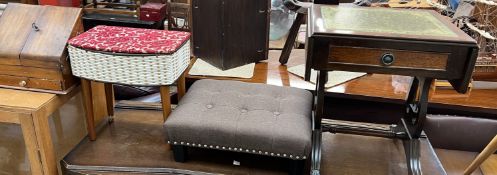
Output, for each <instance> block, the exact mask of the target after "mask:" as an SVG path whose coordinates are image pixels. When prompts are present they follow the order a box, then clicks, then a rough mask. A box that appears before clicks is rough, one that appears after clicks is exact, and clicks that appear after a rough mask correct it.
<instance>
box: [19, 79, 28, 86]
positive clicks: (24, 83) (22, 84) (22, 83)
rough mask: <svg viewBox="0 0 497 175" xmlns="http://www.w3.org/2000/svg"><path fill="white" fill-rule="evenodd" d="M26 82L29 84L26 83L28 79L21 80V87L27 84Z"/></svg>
mask: <svg viewBox="0 0 497 175" xmlns="http://www.w3.org/2000/svg"><path fill="white" fill-rule="evenodd" d="M26 84H27V83H26V81H24V80H23V81H20V82H19V86H21V87H24V86H26Z"/></svg>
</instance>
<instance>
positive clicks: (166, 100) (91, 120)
mask: <svg viewBox="0 0 497 175" xmlns="http://www.w3.org/2000/svg"><path fill="white" fill-rule="evenodd" d="M92 82H98V81H95V80H88V79H85V78H81V90H82V93H83V100H84V104H85V108H86V122H87V127H88V137H89V138H90V140H92V141H93V140H96V139H97V133H96V131H95V127H96V126H95V116H94V111H95V109H94V107H95V105H93V98H94V96H93V93H92V86H91V84H92ZM104 84H105V85H104V86H105V99H106V106H105V107H106V108H107V113H108V115H109V119H110V120H109V122H112V118H113V116H114V90H113V86H112V85H113V84H112V83H104ZM176 84H177V87H178V88H177V89H178V90H177V91H178V101H179V100H180V99H181V98H182V97H183V96H184V95H185V92H186V90H185V89H186V88H185V73H183V74H182V75H181V76H180V77H179V78H178V80H177V81H176ZM160 95H161V101H162V111H163V117H164V121H166V119H167V117H168V116H169V114H170V113H171V98H170V91H169V86H168V85H165V86H160ZM102 107H104V106H102Z"/></svg>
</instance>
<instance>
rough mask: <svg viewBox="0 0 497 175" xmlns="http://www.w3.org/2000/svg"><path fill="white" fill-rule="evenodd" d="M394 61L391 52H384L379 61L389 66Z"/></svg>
mask: <svg viewBox="0 0 497 175" xmlns="http://www.w3.org/2000/svg"><path fill="white" fill-rule="evenodd" d="M394 61H395V56H393V54H391V53H385V54H383V55H382V56H381V63H382V64H383V65H385V66H390V65H392V64H393V62H394Z"/></svg>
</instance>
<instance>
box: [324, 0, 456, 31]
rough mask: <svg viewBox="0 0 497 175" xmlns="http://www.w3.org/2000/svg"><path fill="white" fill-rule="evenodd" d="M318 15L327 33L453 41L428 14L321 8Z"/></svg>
mask: <svg viewBox="0 0 497 175" xmlns="http://www.w3.org/2000/svg"><path fill="white" fill-rule="evenodd" d="M321 14H322V17H323V20H324V27H325V28H326V29H327V30H343V31H353V32H369V33H386V34H393V35H415V36H416V35H417V36H425V37H426V36H436V37H457V35H456V34H455V33H454V32H453V31H451V30H450V29H449V28H448V27H447V26H445V24H443V23H442V22H441V21H439V19H438V18H436V17H435V16H433V15H432V14H431V13H430V12H428V11H422V10H392V9H386V8H343V7H338V8H337V7H331V6H322V7H321Z"/></svg>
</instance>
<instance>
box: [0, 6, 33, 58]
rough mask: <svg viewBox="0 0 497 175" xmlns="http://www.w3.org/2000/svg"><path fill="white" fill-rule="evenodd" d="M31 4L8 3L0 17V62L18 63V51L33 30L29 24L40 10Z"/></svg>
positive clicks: (19, 51)
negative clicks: (0, 44)
mask: <svg viewBox="0 0 497 175" xmlns="http://www.w3.org/2000/svg"><path fill="white" fill-rule="evenodd" d="M42 11H43V10H42V8H39V7H37V6H32V5H25V4H16V3H10V4H8V5H7V8H6V9H5V11H4V12H3V14H2V17H1V18H0V26H1V27H0V41H1V43H2V46H1V47H0V64H10V65H19V64H20V62H19V53H21V50H22V48H23V47H24V43H25V42H26V40H27V38H28V37H29V34H30V33H31V31H32V30H33V29H32V28H31V24H32V23H33V22H34V21H35V20H36V18H37V17H38V16H39V14H40V13H41V12H42Z"/></svg>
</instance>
